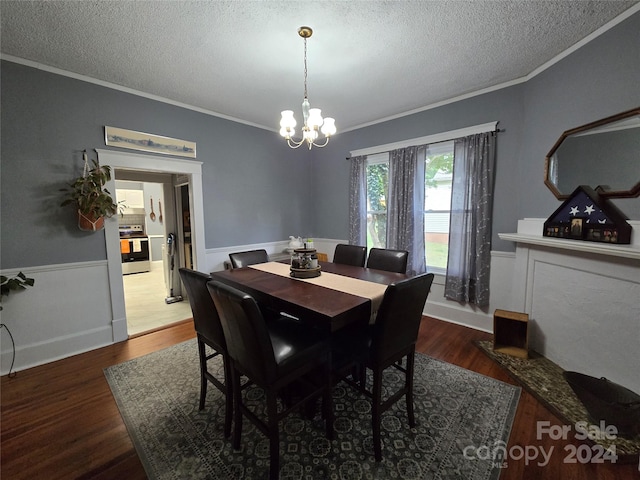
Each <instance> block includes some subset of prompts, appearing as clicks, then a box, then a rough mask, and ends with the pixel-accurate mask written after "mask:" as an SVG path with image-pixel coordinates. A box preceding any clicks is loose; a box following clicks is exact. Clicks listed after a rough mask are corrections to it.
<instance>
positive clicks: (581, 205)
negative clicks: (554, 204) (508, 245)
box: [542, 185, 631, 244]
mask: <svg viewBox="0 0 640 480" xmlns="http://www.w3.org/2000/svg"><path fill="white" fill-rule="evenodd" d="M542 235H543V236H545V237H557V238H568V239H573V240H586V241H590V242H605V243H617V244H630V243H631V225H629V223H627V222H626V217H625V215H624V214H623V213H622V212H621V211H620V210H619V209H618V208H617V207H616V206H615V205H614V204H613V203H611V201H609V200H608V199H606V198H604V197H601V196H600V195H599V194H598V192H596V191H595V190H594V189H592V188H591V187H588V186H586V185H580V186H579V187H578V188H576V189H575V190H574V191H573V193H572V194H571V195H570V196H569V198H568V199H567V200H565V202H564V203H563V204H562V205H561V206H560V208H558V209H557V210H556V211H555V212H553V214H551V216H550V217H549V218H548V219H547V221H546V222H544V230H543V232H542Z"/></svg>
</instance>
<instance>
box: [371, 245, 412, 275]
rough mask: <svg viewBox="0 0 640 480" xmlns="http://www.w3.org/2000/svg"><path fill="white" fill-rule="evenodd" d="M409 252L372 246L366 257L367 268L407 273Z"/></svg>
mask: <svg viewBox="0 0 640 480" xmlns="http://www.w3.org/2000/svg"><path fill="white" fill-rule="evenodd" d="M408 259H409V252H407V251H406V250H391V249H389V248H372V249H371V250H370V251H369V258H368V259H367V268H375V269H376V270H386V271H387V272H396V273H407V260H408Z"/></svg>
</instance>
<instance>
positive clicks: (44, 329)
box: [0, 260, 113, 375]
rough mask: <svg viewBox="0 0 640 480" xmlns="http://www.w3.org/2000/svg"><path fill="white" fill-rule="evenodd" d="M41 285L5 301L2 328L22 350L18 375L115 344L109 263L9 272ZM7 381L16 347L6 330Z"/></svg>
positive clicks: (3, 339)
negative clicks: (21, 274) (12, 344)
mask: <svg viewBox="0 0 640 480" xmlns="http://www.w3.org/2000/svg"><path fill="white" fill-rule="evenodd" d="M19 271H22V272H23V273H24V274H25V275H26V276H27V277H31V278H33V279H34V280H35V285H34V286H33V287H32V288H29V289H28V290H25V291H19V292H15V291H14V292H11V294H10V295H9V296H7V297H4V298H3V301H2V306H3V310H2V323H4V324H6V325H7V327H8V328H9V329H10V331H11V334H12V335H13V339H14V341H15V345H16V359H15V364H14V371H18V370H24V369H25V368H29V367H33V366H36V365H41V364H43V363H48V362H52V361H54V360H58V359H61V358H65V357H69V356H71V355H75V354H77V353H82V352H86V351H88V350H93V349H95V348H99V347H102V346H105V345H109V344H111V343H113V330H112V315H111V300H110V296H109V275H108V270H107V262H106V260H105V261H100V262H83V263H73V264H64V265H47V266H44V267H32V268H22V269H15V270H14V269H12V270H4V271H3V272H2V274H3V275H6V276H12V275H15V274H16V273H18V272H19ZM0 336H1V342H0V345H1V348H2V350H1V352H2V353H1V361H2V369H1V373H2V375H5V374H7V373H8V372H9V368H10V366H11V358H12V346H11V341H10V338H9V335H7V331H6V330H5V329H2V331H0Z"/></svg>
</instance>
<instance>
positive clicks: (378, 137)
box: [0, 13, 640, 268]
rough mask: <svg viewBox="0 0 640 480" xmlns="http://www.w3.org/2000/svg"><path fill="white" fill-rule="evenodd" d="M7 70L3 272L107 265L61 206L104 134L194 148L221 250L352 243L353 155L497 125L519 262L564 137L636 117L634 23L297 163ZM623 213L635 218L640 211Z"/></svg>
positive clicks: (241, 137) (203, 121)
mask: <svg viewBox="0 0 640 480" xmlns="http://www.w3.org/2000/svg"><path fill="white" fill-rule="evenodd" d="M1 68H2V71H1V74H2V78H1V80H2V83H1V88H2V96H1V107H2V108H1V128H2V131H1V142H2V143H1V148H2V150H1V152H2V170H1V174H2V178H1V189H2V190H1V200H2V205H1V219H2V232H1V242H2V243H1V245H2V249H1V250H2V251H1V257H0V261H1V266H2V268H20V267H28V266H37V265H48V264H59V263H69V262H81V261H90V260H102V259H105V258H106V252H105V245H104V235H103V234H102V233H98V234H86V233H82V232H80V231H78V230H77V228H76V226H75V218H74V216H73V213H72V212H71V211H70V210H67V209H61V208H60V207H59V206H58V205H59V192H58V189H59V188H60V187H62V186H64V185H65V183H66V182H68V181H70V180H71V179H72V178H73V177H74V176H76V175H78V174H80V173H81V167H82V163H81V151H82V150H83V149H85V148H86V149H91V148H104V132H103V128H104V126H105V125H111V126H117V127H122V128H128V129H131V130H138V131H143V132H149V133H155V134H159V135H165V136H170V137H176V138H182V139H186V140H192V141H195V142H196V143H197V152H198V158H197V160H198V161H201V162H203V188H204V203H205V205H204V213H205V224H206V230H205V243H206V245H205V246H206V248H214V247H222V246H229V245H243V244H250V243H260V242H270V241H278V240H285V239H287V238H288V236H289V235H293V234H295V235H305V236H307V235H308V236H312V237H318V238H335V239H346V238H347V236H348V216H347V204H348V162H346V161H345V157H346V156H348V154H349V151H350V150H354V149H360V148H365V147H370V146H374V145H380V144H384V143H389V142H394V141H401V140H406V139H409V138H415V137H421V136H425V135H429V134H432V133H438V132H442V131H447V130H452V129H457V128H462V127H467V126H470V125H476V124H481V123H485V122H489V121H494V120H498V121H499V122H500V124H499V126H500V128H501V129H504V132H502V133H500V134H499V137H498V151H497V155H498V157H497V171H496V187H495V197H494V199H495V201H494V235H493V248H494V249H496V250H513V249H514V245H513V244H512V243H511V242H503V241H500V240H499V239H498V237H497V233H498V232H513V231H515V229H516V224H517V220H518V219H519V218H523V217H544V218H546V217H547V216H548V215H550V214H551V213H552V212H553V211H554V210H555V209H556V208H557V207H558V206H559V204H560V202H559V201H558V200H556V199H555V197H554V196H553V195H552V194H551V192H550V191H549V190H548V189H547V188H546V187H545V186H544V184H543V167H544V157H545V155H546V153H547V152H548V151H549V150H550V148H551V147H552V146H553V144H554V143H555V141H556V140H557V138H558V137H559V136H560V134H561V133H562V132H563V131H565V130H568V129H570V128H573V127H576V126H579V125H583V124H585V123H588V122H591V121H593V120H597V119H600V118H603V117H606V116H609V115H612V114H614V113H618V112H621V111H623V110H628V109H630V108H633V107H637V106H640V88H639V85H640V14H638V13H637V14H635V15H634V16H632V17H631V18H629V19H627V20H625V21H624V22H623V23H622V24H620V25H618V26H617V27H615V28H614V29H612V30H610V31H608V32H606V33H605V34H603V35H601V36H600V37H598V38H597V39H595V40H594V41H592V42H590V43H589V44H587V45H586V46H584V47H582V48H581V49H579V50H577V51H576V52H574V53H572V54H571V55H569V56H568V57H567V58H564V59H563V60H561V61H560V62H559V63H557V64H555V65H553V66H552V67H551V68H549V69H547V70H546V71H544V72H542V73H541V74H539V75H537V76H536V77H534V78H533V79H531V80H530V81H528V82H526V83H523V84H518V85H515V86H512V87H509V88H505V89H502V90H499V91H496V92H491V93H487V94H484V95H481V96H476V97H473V98H470V99H467V100H463V101H460V102H456V103H453V104H449V105H445V106H442V107H439V108H434V109H431V110H427V111H424V112H420V113H416V114H414V115H411V116H407V117H403V118H399V119H397V120H393V121H389V122H385V123H382V124H378V125H373V126H370V127H366V128H362V129H359V130H355V131H351V132H346V133H341V134H338V135H337V136H336V137H335V138H334V139H333V140H332V141H331V143H330V145H329V146H328V147H327V148H325V149H314V150H312V151H311V152H308V151H304V150H303V149H300V150H290V149H289V148H288V147H286V146H285V144H284V142H283V141H282V140H281V138H280V137H279V135H278V134H277V133H275V131H274V132H271V131H266V130H262V129H258V128H253V127H249V126H246V125H243V124H238V123H235V122H231V121H228V120H223V119H220V118H217V117H212V116H208V115H205V114H202V113H198V112H194V111H191V110H186V109H183V108H179V107H176V106H172V105H168V104H164V103H161V102H156V101H153V100H149V99H146V98H141V97H137V96H134V95H130V94H127V93H123V92H119V91H115V90H111V89H108V88H105V87H101V86H97V85H93V84H89V83H85V82H82V81H78V80H74V79H70V78H67V77H63V76H59V75H55V74H51V73H48V72H44V71H41V70H37V69H34V68H30V67H26V66H22V65H18V64H14V63H11V62H6V61H3V62H2V65H1ZM409 73H410V72H402V74H403V75H406V74H409ZM470 74H473V72H470ZM425 88H428V85H426V86H425ZM212 94H216V92H212ZM264 94H265V95H266V94H268V92H265V93H264ZM372 101H373V99H372ZM274 118H275V117H274ZM338 127H339V119H338ZM616 204H617V205H618V207H619V208H620V209H621V210H622V211H623V212H624V213H625V214H626V215H628V216H629V217H630V218H632V219H640V208H638V201H637V199H636V200H626V199H625V200H618V201H616Z"/></svg>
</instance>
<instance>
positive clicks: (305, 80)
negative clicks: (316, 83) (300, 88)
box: [304, 37, 308, 98]
mask: <svg viewBox="0 0 640 480" xmlns="http://www.w3.org/2000/svg"><path fill="white" fill-rule="evenodd" d="M304 98H308V97H307V38H306V37H305V39H304Z"/></svg>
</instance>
